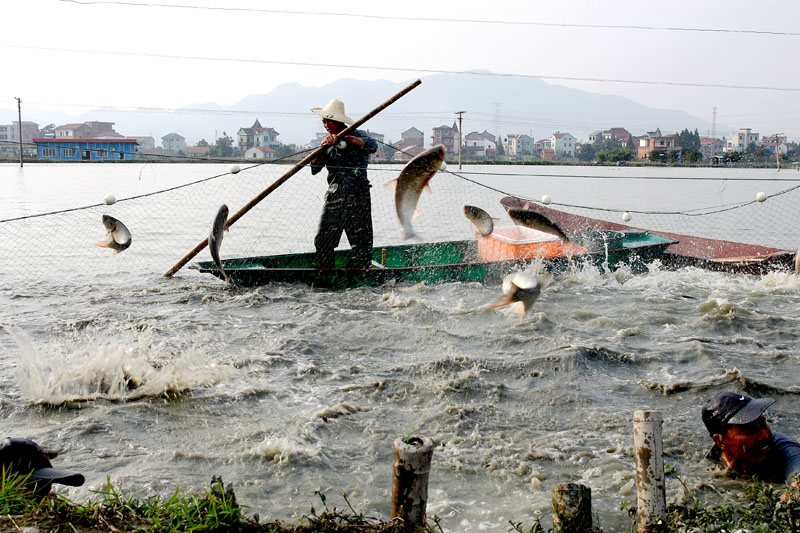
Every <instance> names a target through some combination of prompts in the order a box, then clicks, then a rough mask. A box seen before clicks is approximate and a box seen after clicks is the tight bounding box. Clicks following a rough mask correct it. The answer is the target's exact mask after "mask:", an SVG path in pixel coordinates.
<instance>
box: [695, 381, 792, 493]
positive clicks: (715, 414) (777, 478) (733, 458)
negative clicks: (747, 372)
mask: <svg viewBox="0 0 800 533" xmlns="http://www.w3.org/2000/svg"><path fill="white" fill-rule="evenodd" d="M773 403H775V400H774V399H772V398H759V399H754V398H750V397H749V396H745V395H744V394H739V393H734V392H722V393H719V394H717V395H716V396H714V397H713V398H711V399H710V400H709V401H708V402H707V403H706V404H705V406H704V407H703V409H702V417H703V423H704V424H705V426H706V429H707V430H708V434H709V435H711V438H712V439H713V440H714V446H713V448H711V450H710V451H709V452H708V455H707V457H709V458H710V459H721V460H723V461H724V462H725V464H726V465H727V466H728V469H729V471H732V472H735V473H736V474H741V475H748V476H754V477H756V478H758V479H760V480H762V481H767V482H771V483H790V484H792V485H794V486H798V473H800V444H799V443H798V442H797V441H794V440H792V439H790V438H788V437H785V436H783V435H781V434H780V433H776V432H773V431H772V430H771V429H770V428H769V426H768V425H767V422H766V420H764V411H766V410H767V408H768V407H769V406H770V405H772V404H773Z"/></svg>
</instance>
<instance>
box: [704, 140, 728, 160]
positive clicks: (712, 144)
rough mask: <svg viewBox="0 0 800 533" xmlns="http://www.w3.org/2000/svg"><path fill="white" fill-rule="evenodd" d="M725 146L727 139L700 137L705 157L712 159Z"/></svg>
mask: <svg viewBox="0 0 800 533" xmlns="http://www.w3.org/2000/svg"><path fill="white" fill-rule="evenodd" d="M723 148H725V141H724V140H722V139H717V138H716V137H700V153H701V154H703V159H705V160H707V161H710V160H711V158H712V157H714V156H716V155H720V154H721V153H722V149H723Z"/></svg>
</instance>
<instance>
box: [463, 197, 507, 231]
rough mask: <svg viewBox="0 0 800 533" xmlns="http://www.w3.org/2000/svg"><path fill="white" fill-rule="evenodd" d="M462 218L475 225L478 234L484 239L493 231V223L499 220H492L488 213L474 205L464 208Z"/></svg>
mask: <svg viewBox="0 0 800 533" xmlns="http://www.w3.org/2000/svg"><path fill="white" fill-rule="evenodd" d="M464 216H466V217H467V219H468V220H469V221H470V222H472V223H473V224H474V225H475V227H476V228H477V229H478V233H480V234H481V235H482V236H484V237H486V236H487V235H491V234H492V232H493V231H494V223H495V222H498V221H499V220H500V219H498V218H492V217H491V216H489V213H487V212H486V211H484V210H483V209H481V208H480V207H475V206H474V205H465V206H464Z"/></svg>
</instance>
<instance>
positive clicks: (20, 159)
mask: <svg viewBox="0 0 800 533" xmlns="http://www.w3.org/2000/svg"><path fill="white" fill-rule="evenodd" d="M14 98H16V100H17V116H18V117H19V168H22V99H21V98H17V97H16V96H15V97H14Z"/></svg>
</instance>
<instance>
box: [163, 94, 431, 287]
mask: <svg viewBox="0 0 800 533" xmlns="http://www.w3.org/2000/svg"><path fill="white" fill-rule="evenodd" d="M420 83H422V81H421V80H416V81H414V82H412V83H410V84H409V85H408V86H407V87H405V88H404V89H403V90H401V91H400V92H399V93H397V94H396V95H394V96H392V97H391V98H389V99H388V100H386V101H385V102H383V103H382V104H381V105H379V106H378V107H376V108H375V109H373V110H372V111H370V112H369V113H367V114H366V115H364V116H363V117H361V118H360V119H358V120H356V121H355V122H353V123H352V124H350V125H349V126H347V127H346V128H345V129H343V130H342V131H340V132H339V133H338V134H337V135H336V138H337V139H339V138H341V137H345V136H347V135H350V132H352V131H353V130H354V129H356V128H358V127H359V126H360V125H362V124H363V123H365V122H366V121H368V120H369V119H371V118H372V117H374V116H375V115H377V114H378V113H380V112H381V111H383V110H384V109H386V108H387V107H389V106H390V105H392V104H393V103H395V102H396V101H397V100H399V99H400V98H402V97H403V96H405V95H406V94H407V93H409V92H410V91H411V90H412V89H414V88H416V87H417V85H419V84H420ZM323 150H327V147H326V146H324V145H323V146H320V147H319V148H317V149H316V150H314V151H313V152H311V153H310V154H308V155H307V156H305V157H304V158H303V159H301V160H300V162H299V163H297V164H296V165H295V166H293V167H292V168H290V169H289V170H288V171H287V172H286V173H285V174H284V175H283V176H281V177H280V178H278V179H277V180H275V181H274V182H273V183H272V185H270V186H269V187H267V188H266V189H264V190H263V191H261V192H260V193H259V194H258V196H256V197H255V198H253V199H252V200H250V201H249V202H248V203H247V204H245V206H244V207H242V208H241V209H239V210H238V211H237V212H236V213H234V214H233V215H232V216H231V217H230V218H229V219H228V221H227V222H226V223H225V226H226V227H228V228H229V227H231V226H233V224H234V223H235V222H236V221H237V220H239V219H240V218H242V216H243V215H244V214H245V213H247V212H248V211H250V210H251V209H252V208H254V207H255V206H256V204H258V203H259V202H260V201H261V200H263V199H264V198H266V197H267V196H269V195H270V194H272V191H274V190H275V189H277V188H278V187H280V186H281V185H283V183H284V182H286V181H287V180H288V179H289V178H291V177H292V176H294V175H295V174H297V173H298V172H300V169H302V168H303V167H304V166H306V165H307V164H308V163H310V162H311V161H313V160H314V159H315V158H316V157H317V156H318V155H319V153H320V152H322V151H323ZM206 246H208V237H206V238H205V239H204V240H203V241H202V242H201V243H199V244H198V245H197V246H195V247H194V248H193V249H192V250H191V251H190V252H189V253H188V254H186V255H185V256H184V257H183V258H182V259H181V260H180V261H178V262H177V263H175V265H173V267H172V268H170V269H169V270H167V271H166V272H165V273H164V277H166V278H169V277H171V276H172V275H173V274H175V272H177V271H178V270H180V269H181V268H183V266H184V265H185V264H186V263H188V262H189V261H190V260H191V259H192V257H194V256H196V255H197V254H199V253H200V252H201V251H202V250H203V248H205V247H206Z"/></svg>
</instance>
